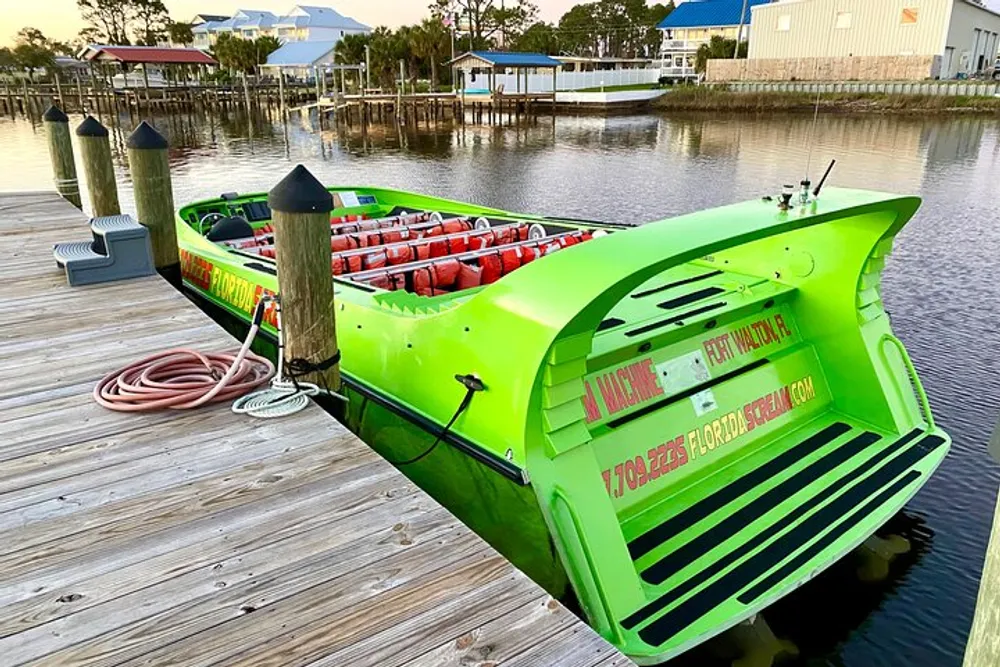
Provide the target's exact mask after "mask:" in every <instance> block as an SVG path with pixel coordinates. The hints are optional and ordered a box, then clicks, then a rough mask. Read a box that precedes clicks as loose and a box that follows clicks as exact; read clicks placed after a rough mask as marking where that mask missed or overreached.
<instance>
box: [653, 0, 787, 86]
mask: <svg viewBox="0 0 1000 667" xmlns="http://www.w3.org/2000/svg"><path fill="white" fill-rule="evenodd" d="M744 2H746V11H745V12H744V13H743V17H742V21H741V20H740V11H741V10H742V9H743V4H744ZM768 2H771V0H688V1H687V2H684V3H681V4H679V5H677V8H676V9H674V10H673V11H672V12H670V14H668V15H667V17H666V18H665V19H663V21H661V22H660V24H659V25H658V26H657V27H658V28H659V29H660V31H661V32H662V33H663V41H662V42H661V46H660V58H661V60H662V66H661V69H662V74H663V76H667V77H672V78H677V79H689V78H694V77H695V76H696V74H695V71H694V61H695V54H696V53H697V52H698V47H700V46H701V45H702V44H706V43H708V41H709V40H711V39H712V37H715V36H719V37H722V38H724V39H736V38H737V33H739V38H740V40H741V41H746V40H747V39H749V32H750V17H751V9H752V8H753V7H754V6H756V5H763V4H766V3H768ZM741 25H742V30H741V27H740V26H741Z"/></svg>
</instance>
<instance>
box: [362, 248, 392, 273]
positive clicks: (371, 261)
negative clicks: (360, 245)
mask: <svg viewBox="0 0 1000 667" xmlns="http://www.w3.org/2000/svg"><path fill="white" fill-rule="evenodd" d="M387 261H388V259H387V257H386V254H385V251H379V252H371V253H368V254H367V255H365V256H364V267H365V270H366V271H367V270H368V269H381V268H382V267H383V266H385V265H386V262H387Z"/></svg>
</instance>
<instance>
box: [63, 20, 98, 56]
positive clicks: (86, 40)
mask: <svg viewBox="0 0 1000 667" xmlns="http://www.w3.org/2000/svg"><path fill="white" fill-rule="evenodd" d="M100 41H101V35H100V32H99V31H98V30H97V29H96V28H94V27H92V26H90V27H86V28H83V29H82V30H80V32H78V33H77V34H76V37H75V38H74V39H73V41H72V42H70V47H71V48H72V49H73V52H74V53H79V52H80V51H81V50H82V49H84V48H86V47H87V46H88V45H89V44H97V43H99V42H100Z"/></svg>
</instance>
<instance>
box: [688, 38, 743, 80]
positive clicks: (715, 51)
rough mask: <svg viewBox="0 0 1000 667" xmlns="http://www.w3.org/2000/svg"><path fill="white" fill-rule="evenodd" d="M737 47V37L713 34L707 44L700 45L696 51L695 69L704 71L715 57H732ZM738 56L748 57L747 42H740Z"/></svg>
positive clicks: (700, 71) (699, 71)
mask: <svg viewBox="0 0 1000 667" xmlns="http://www.w3.org/2000/svg"><path fill="white" fill-rule="evenodd" d="M735 48H736V40H735V39H725V38H723V37H720V36H719V35H715V36H713V37H712V39H710V40H709V41H708V43H707V44H702V45H701V46H699V47H698V51H697V53H695V57H694V71H696V72H698V73H699V74H700V73H702V72H704V71H705V68H706V67H707V66H708V61H709V60H712V59H713V58H732V57H733V49H735ZM736 57H737V58H746V57H747V43H746V42H740V47H739V52H738V53H737V54H736Z"/></svg>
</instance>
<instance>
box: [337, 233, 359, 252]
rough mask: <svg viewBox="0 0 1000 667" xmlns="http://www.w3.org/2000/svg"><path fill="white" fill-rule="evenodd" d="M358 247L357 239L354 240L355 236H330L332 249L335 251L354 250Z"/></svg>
mask: <svg viewBox="0 0 1000 667" xmlns="http://www.w3.org/2000/svg"><path fill="white" fill-rule="evenodd" d="M357 247H358V244H357V241H355V240H354V237H353V236H331V237H330V250H331V251H333V252H343V251H345V250H354V249H355V248H357Z"/></svg>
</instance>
